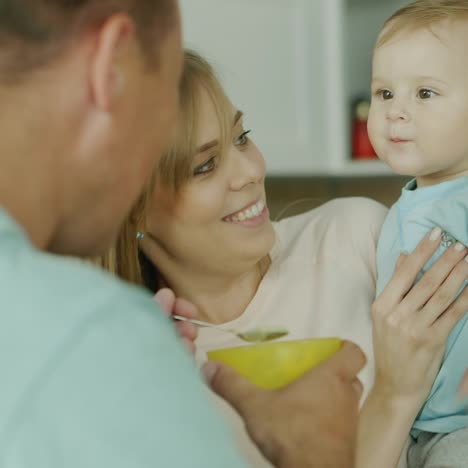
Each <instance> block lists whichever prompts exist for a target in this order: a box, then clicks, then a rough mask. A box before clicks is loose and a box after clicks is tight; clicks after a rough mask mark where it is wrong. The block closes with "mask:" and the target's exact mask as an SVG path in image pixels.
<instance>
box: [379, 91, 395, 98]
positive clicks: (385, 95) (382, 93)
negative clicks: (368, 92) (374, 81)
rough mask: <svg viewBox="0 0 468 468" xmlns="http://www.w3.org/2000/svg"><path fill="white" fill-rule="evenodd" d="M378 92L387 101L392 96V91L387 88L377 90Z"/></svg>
mask: <svg viewBox="0 0 468 468" xmlns="http://www.w3.org/2000/svg"><path fill="white" fill-rule="evenodd" d="M378 94H379V95H380V97H381V98H382V99H383V100H384V101H388V100H389V99H392V98H393V93H392V92H391V91H390V90H389V89H381V90H379V91H378Z"/></svg>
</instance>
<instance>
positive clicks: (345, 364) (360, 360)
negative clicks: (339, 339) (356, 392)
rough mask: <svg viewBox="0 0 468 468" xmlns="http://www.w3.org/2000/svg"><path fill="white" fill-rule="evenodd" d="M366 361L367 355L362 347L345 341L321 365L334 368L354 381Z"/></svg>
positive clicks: (344, 376)
mask: <svg viewBox="0 0 468 468" xmlns="http://www.w3.org/2000/svg"><path fill="white" fill-rule="evenodd" d="M366 362H367V359H366V355H365V354H364V353H363V352H362V350H361V348H359V346H357V345H356V344H354V343H352V342H351V341H345V342H344V343H343V346H342V347H341V349H340V350H339V351H338V352H337V353H336V354H334V355H333V356H332V357H331V358H329V359H327V360H326V361H324V362H323V363H322V364H320V365H324V366H328V367H329V368H334V369H335V370H336V371H337V372H338V373H339V375H341V376H342V377H343V378H345V379H349V380H351V381H353V382H354V380H355V379H356V375H357V374H358V373H359V372H360V371H361V369H362V368H363V367H364V366H365V365H366Z"/></svg>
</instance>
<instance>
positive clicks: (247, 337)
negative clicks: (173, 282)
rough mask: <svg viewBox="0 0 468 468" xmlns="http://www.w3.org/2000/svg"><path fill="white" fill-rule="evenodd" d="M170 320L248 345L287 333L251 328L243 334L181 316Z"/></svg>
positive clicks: (280, 328) (285, 331)
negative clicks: (233, 338) (213, 332)
mask: <svg viewBox="0 0 468 468" xmlns="http://www.w3.org/2000/svg"><path fill="white" fill-rule="evenodd" d="M172 318H174V319H175V320H182V321H183V322H190V323H193V324H195V325H198V326H199V327H208V328H215V329H216V330H220V331H223V332H226V333H232V334H234V335H236V336H237V337H238V338H240V339H241V340H243V341H247V342H248V343H262V342H264V341H271V340H276V339H277V338H281V337H283V336H286V335H287V334H288V333H289V332H288V330H286V328H284V327H262V328H252V329H250V330H246V331H245V332H238V331H237V330H233V329H230V328H224V327H223V326H221V325H214V324H213V323H209V322H203V321H202V320H195V319H189V318H186V317H182V316H181V315H173V316H172Z"/></svg>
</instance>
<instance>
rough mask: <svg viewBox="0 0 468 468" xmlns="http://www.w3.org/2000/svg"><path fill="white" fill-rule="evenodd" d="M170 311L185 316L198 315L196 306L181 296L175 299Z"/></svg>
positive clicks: (193, 316) (192, 316)
mask: <svg viewBox="0 0 468 468" xmlns="http://www.w3.org/2000/svg"><path fill="white" fill-rule="evenodd" d="M172 313H173V314H175V315H181V316H182V317H186V318H196V317H197V315H198V311H197V308H196V307H195V306H194V305H193V304H192V303H191V302H189V301H187V300H186V299H183V298H181V297H178V298H177V299H176V300H175V304H174V310H173V311H172Z"/></svg>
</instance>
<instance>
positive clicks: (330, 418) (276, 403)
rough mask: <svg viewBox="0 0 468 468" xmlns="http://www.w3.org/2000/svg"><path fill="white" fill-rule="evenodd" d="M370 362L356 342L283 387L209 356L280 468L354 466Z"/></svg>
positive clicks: (221, 385) (213, 371)
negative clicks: (361, 376) (264, 385)
mask: <svg viewBox="0 0 468 468" xmlns="http://www.w3.org/2000/svg"><path fill="white" fill-rule="evenodd" d="M365 362H366V359H365V356H364V354H363V353H362V351H361V350H360V349H359V348H358V347H357V346H356V345H354V344H352V343H349V342H347V343H345V344H344V345H343V348H342V349H341V350H340V351H339V352H338V353H336V354H335V355H334V356H332V357H331V358H330V359H328V360H327V361H325V362H323V363H322V364H320V365H319V366H317V367H316V368H314V369H312V370H310V371H309V372H308V373H306V374H305V375H303V376H302V377H301V378H299V379H298V380H296V381H295V382H293V383H291V384H290V385H288V386H286V387H284V388H282V389H280V390H274V391H270V390H262V389H259V388H257V387H256V386H254V385H253V384H251V383H250V382H248V381H246V380H245V379H243V378H242V377H240V376H239V375H238V374H236V373H235V372H234V371H233V370H232V369H230V368H229V367H227V366H225V365H221V364H219V363H214V362H208V363H207V364H205V366H204V373H205V376H206V378H207V380H208V382H209V384H210V386H211V388H212V389H213V391H214V392H216V393H217V394H218V395H220V396H221V397H222V398H224V399H225V400H226V401H228V402H229V403H230V404H231V405H232V406H233V407H234V409H236V411H238V413H239V414H240V415H241V416H242V418H243V419H244V421H245V425H246V428H247V430H248V432H249V434H250V436H251V438H252V440H253V441H254V442H255V443H256V444H257V446H258V447H259V448H260V450H261V451H262V452H263V454H264V455H265V456H266V457H267V458H268V459H269V460H270V461H271V462H272V463H273V464H274V465H275V466H276V467H280V468H298V467H300V468H309V467H314V468H315V467H317V468H352V467H354V461H355V448H356V447H355V446H356V437H357V422H358V414H359V399H360V396H361V393H362V385H361V383H360V382H359V380H358V379H357V377H356V375H357V373H358V372H359V371H360V370H361V369H362V367H363V366H364V364H365Z"/></svg>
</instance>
